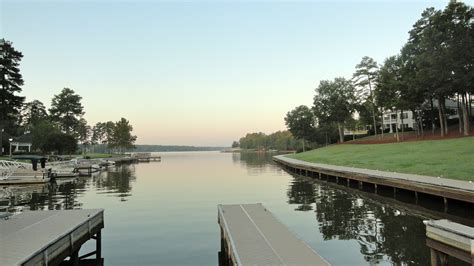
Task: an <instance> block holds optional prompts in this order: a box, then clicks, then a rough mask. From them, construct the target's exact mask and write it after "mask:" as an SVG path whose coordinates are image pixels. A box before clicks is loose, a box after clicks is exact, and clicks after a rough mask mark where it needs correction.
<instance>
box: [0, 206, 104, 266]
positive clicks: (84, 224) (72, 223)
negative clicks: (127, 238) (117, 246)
mask: <svg viewBox="0 0 474 266" xmlns="http://www.w3.org/2000/svg"><path fill="white" fill-rule="evenodd" d="M103 227H104V211H103V210H102V209H92V210H54V211H25V212H23V213H21V214H18V215H13V216H10V217H9V218H8V219H5V220H4V219H2V220H0V254H1V256H0V265H5V266H7V265H48V264H49V265H57V264H59V263H60V262H61V261H63V260H64V259H65V258H67V257H71V260H75V261H76V262H77V261H78V260H79V259H80V258H79V256H78V254H79V249H80V247H81V245H82V244H83V243H85V242H86V241H87V240H89V239H91V238H93V239H96V241H97V242H96V249H97V250H96V251H95V252H92V253H90V254H88V255H94V254H95V255H96V257H97V258H96V259H99V260H100V259H101V242H100V241H101V240H100V239H101V229H102V228H103Z"/></svg>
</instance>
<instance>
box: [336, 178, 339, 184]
mask: <svg viewBox="0 0 474 266" xmlns="http://www.w3.org/2000/svg"><path fill="white" fill-rule="evenodd" d="M338 183H339V177H338V176H336V184H338Z"/></svg>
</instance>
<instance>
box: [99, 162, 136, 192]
mask: <svg viewBox="0 0 474 266" xmlns="http://www.w3.org/2000/svg"><path fill="white" fill-rule="evenodd" d="M135 179H136V177H135V166H134V165H118V166H116V167H114V168H110V169H109V170H108V171H107V172H105V173H102V174H101V175H99V176H98V177H97V178H96V179H95V182H96V186H97V188H98V189H102V190H105V192H104V193H110V194H113V195H116V196H117V197H119V198H120V200H121V201H126V200H127V198H128V197H129V196H131V195H132V194H131V193H130V191H131V190H132V186H131V184H130V182H131V181H134V180H135Z"/></svg>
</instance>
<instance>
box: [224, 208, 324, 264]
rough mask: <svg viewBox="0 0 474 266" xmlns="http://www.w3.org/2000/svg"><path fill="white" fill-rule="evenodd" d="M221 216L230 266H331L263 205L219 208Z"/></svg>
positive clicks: (225, 248)
mask: <svg viewBox="0 0 474 266" xmlns="http://www.w3.org/2000/svg"><path fill="white" fill-rule="evenodd" d="M218 215H219V216H218V218H219V224H220V227H221V252H224V253H225V255H226V257H227V260H228V262H229V264H231V265H316V266H318V265H329V263H328V262H327V261H325V260H324V259H323V258H322V257H321V256H320V255H318V254H317V253H316V252H315V251H314V250H313V249H311V248H310V247H309V246H308V245H307V244H306V243H304V242H303V241H302V240H300V239H298V238H297V237H296V236H295V235H294V234H293V233H291V232H290V231H289V230H288V228H286V227H285V226H284V225H283V224H282V223H280V222H279V221H278V220H277V219H276V218H275V217H274V216H273V215H272V214H271V212H270V211H268V210H267V209H266V208H265V207H264V206H263V205H262V204H236V205H219V206H218Z"/></svg>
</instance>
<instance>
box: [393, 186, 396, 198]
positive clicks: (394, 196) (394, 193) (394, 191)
mask: <svg viewBox="0 0 474 266" xmlns="http://www.w3.org/2000/svg"><path fill="white" fill-rule="evenodd" d="M396 197H397V188H396V187H393V198H396Z"/></svg>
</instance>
